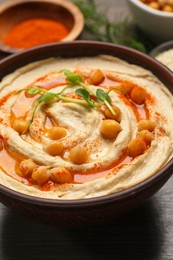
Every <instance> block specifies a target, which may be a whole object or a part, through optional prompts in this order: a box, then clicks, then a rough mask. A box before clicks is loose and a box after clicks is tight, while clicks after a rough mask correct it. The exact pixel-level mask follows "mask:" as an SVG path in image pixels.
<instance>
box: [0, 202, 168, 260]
mask: <svg viewBox="0 0 173 260" xmlns="http://www.w3.org/2000/svg"><path fill="white" fill-rule="evenodd" d="M156 206H157V205H155V202H154V201H153V200H150V201H148V202H147V203H146V204H144V205H143V206H141V207H140V208H138V209H136V210H135V211H133V212H132V213H131V214H129V215H127V216H125V217H122V218H120V219H118V220H116V221H114V222H111V223H108V224H107V225H103V226H92V227H80V228H79V227H78V228H64V227H57V226H55V227H54V226H48V225H43V224H40V223H38V222H36V221H33V220H30V219H28V218H25V217H23V216H21V215H17V214H15V213H13V212H11V211H10V210H7V213H6V216H5V218H4V222H3V225H2V231H1V234H2V237H1V238H0V239H1V245H0V246H1V252H2V254H3V255H2V259H3V260H6V259H15V260H18V259H19V260H21V259H24V260H27V259H32V260H35V259H38V260H44V259H46V260H51V259H63V260H64V259H82V260H85V259H91V260H92V259H106V258H109V259H116V260H119V259H140V260H142V259H145V260H146V259H147V260H154V259H158V255H159V252H160V250H161V242H162V239H163V238H162V237H161V236H162V230H160V228H161V227H160V226H159V225H158V223H159V219H158V218H159V215H157V210H155V209H156ZM93 218H94V216H93Z"/></svg>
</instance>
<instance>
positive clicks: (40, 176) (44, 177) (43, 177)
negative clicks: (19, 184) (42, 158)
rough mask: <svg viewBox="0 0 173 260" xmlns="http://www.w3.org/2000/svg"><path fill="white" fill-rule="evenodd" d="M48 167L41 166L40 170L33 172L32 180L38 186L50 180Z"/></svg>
mask: <svg viewBox="0 0 173 260" xmlns="http://www.w3.org/2000/svg"><path fill="white" fill-rule="evenodd" d="M48 169H49V167H48V166H39V167H38V168H36V169H34V170H33V173H32V179H33V180H34V181H35V182H36V183H37V184H38V185H43V184H44V183H46V182H47V181H48V180H49V179H50V173H49V170H48Z"/></svg>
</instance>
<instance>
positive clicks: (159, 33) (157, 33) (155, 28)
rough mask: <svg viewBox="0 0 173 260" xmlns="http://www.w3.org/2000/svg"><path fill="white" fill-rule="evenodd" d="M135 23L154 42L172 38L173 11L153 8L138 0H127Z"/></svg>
mask: <svg viewBox="0 0 173 260" xmlns="http://www.w3.org/2000/svg"><path fill="white" fill-rule="evenodd" d="M127 3H128V6H129V9H130V11H131V13H132V15H133V17H134V19H135V21H136V23H137V25H138V26H139V27H140V28H141V29H142V30H143V31H144V32H145V33H146V34H147V35H148V36H149V37H150V38H151V39H152V40H153V42H155V43H161V42H164V41H169V40H173V27H172V26H173V12H170V13H169V12H165V11H160V10H156V9H153V8H151V7H149V6H147V5H146V4H144V3H142V2H141V1H140V0H127Z"/></svg>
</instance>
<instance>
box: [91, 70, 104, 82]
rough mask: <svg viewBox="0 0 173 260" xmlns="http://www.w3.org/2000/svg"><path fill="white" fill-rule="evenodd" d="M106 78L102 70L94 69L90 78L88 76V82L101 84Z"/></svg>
mask: <svg viewBox="0 0 173 260" xmlns="http://www.w3.org/2000/svg"><path fill="white" fill-rule="evenodd" d="M103 80H104V75H103V73H102V72H101V70H99V69H97V70H92V71H91V73H90V75H89V78H88V83H89V84H92V85H99V84H100V83H101V82H102V81H103Z"/></svg>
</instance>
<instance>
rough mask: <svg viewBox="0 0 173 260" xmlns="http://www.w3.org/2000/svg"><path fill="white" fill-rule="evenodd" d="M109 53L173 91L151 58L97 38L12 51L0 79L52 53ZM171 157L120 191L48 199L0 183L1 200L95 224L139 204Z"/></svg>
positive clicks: (165, 174)
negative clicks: (144, 177) (87, 197)
mask: <svg viewBox="0 0 173 260" xmlns="http://www.w3.org/2000/svg"><path fill="white" fill-rule="evenodd" d="M98 54H109V55H113V56H117V57H119V58H122V59H124V60H126V61H128V62H130V63H133V64H137V65H140V66H141V67H144V68H147V69H149V70H150V71H152V72H153V73H154V74H155V75H156V76H157V77H158V78H159V79H160V80H161V81H162V82H163V83H164V84H165V86H167V88H168V89H169V90H170V91H171V92H173V88H172V86H173V74H172V73H171V71H169V70H167V69H166V68H165V67H164V66H162V65H161V64H160V63H159V62H157V61H156V60H154V59H153V58H151V57H149V56H147V55H144V54H142V53H140V52H138V51H135V50H133V49H129V48H127V47H122V46H116V45H112V44H106V43H98V42H89V41H88V42H85V41H78V42H68V43H58V44H49V45H47V46H41V47H37V48H33V49H30V50H28V51H25V52H22V53H19V54H15V55H13V56H11V57H8V58H6V59H5V60H3V61H1V62H0V79H2V77H4V76H6V75H7V74H9V73H11V72H13V71H14V70H16V69H17V68H20V67H21V66H23V65H26V64H28V63H30V62H33V61H36V60H40V59H45V58H48V57H52V56H61V57H81V56H95V55H98ZM172 171H173V159H172V160H171V161H169V162H168V163H167V164H166V165H165V166H164V167H163V168H162V169H160V171H158V173H157V174H155V175H154V176H153V177H151V178H149V179H147V180H145V181H144V182H142V183H140V184H138V185H136V186H134V187H132V188H130V189H128V190H124V191H121V192H117V193H115V194H111V195H106V196H102V197H97V198H91V199H82V200H81V199H79V200H50V199H42V198H37V197H31V196H28V195H24V194H21V193H20V192H15V191H13V190H11V189H9V188H6V187H4V186H2V185H0V201H1V202H2V203H3V204H5V205H6V206H8V207H10V208H11V209H13V210H16V211H19V212H21V213H24V214H26V215H28V216H30V217H34V218H37V219H39V220H41V221H46V222H49V223H52V224H55V223H56V224H59V225H60V224H66V225H77V224H98V223H103V222H106V221H109V220H110V219H115V218H117V217H119V216H121V215H123V214H126V213H127V212H129V211H131V210H133V209H134V208H136V207H137V206H139V205H141V204H142V203H143V202H145V201H146V200H147V199H148V198H150V197H151V196H152V195H153V194H154V193H155V192H157V191H158V190H159V189H160V188H161V187H162V186H163V185H164V183H165V182H166V181H167V180H168V179H169V178H170V177H171V175H172Z"/></svg>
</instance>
